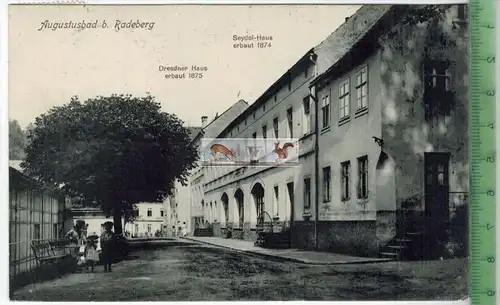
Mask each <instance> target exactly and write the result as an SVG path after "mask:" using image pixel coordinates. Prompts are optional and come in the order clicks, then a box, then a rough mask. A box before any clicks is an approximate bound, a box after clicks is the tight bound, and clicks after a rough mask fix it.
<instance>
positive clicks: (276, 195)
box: [273, 185, 280, 215]
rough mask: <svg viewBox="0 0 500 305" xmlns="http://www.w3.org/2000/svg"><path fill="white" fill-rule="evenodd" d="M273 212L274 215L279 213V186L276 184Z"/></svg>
mask: <svg viewBox="0 0 500 305" xmlns="http://www.w3.org/2000/svg"><path fill="white" fill-rule="evenodd" d="M273 212H274V215H279V214H280V213H279V188H278V186H277V185H275V186H274V200H273Z"/></svg>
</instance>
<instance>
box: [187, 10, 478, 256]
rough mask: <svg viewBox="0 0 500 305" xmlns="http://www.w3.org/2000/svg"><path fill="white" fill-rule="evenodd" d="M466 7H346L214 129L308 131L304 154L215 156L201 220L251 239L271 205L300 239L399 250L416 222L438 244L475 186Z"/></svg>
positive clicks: (236, 134)
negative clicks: (282, 158)
mask: <svg viewBox="0 0 500 305" xmlns="http://www.w3.org/2000/svg"><path fill="white" fill-rule="evenodd" d="M465 8H466V6H464V5H448V6H406V5H365V6H363V7H362V8H360V9H359V10H358V11H357V12H356V13H355V14H354V15H353V16H351V17H349V18H346V22H345V23H344V24H343V25H342V26H340V27H339V28H338V29H337V30H336V31H335V32H333V33H332V34H331V35H330V36H329V37H328V38H327V39H326V40H325V41H323V42H322V43H321V44H319V45H318V46H316V47H315V48H313V49H312V50H310V51H309V52H307V53H306V54H305V55H304V56H303V57H302V58H301V59H300V60H299V61H298V62H297V63H296V64H295V65H294V66H292V67H291V68H290V69H289V70H288V71H287V72H286V73H285V74H283V76H282V77H281V78H280V79H279V80H278V81H276V82H275V83H274V84H273V85H272V86H271V87H270V88H269V89H268V90H267V91H266V92H265V93H264V94H263V95H262V96H261V97H260V98H259V99H257V101H256V102H255V103H253V104H252V105H250V106H249V107H248V109H246V110H245V111H244V112H243V113H242V114H241V115H239V116H237V117H236V118H235V119H234V120H233V121H232V122H231V124H229V126H228V127H227V128H225V129H224V130H223V131H222V132H221V133H219V134H218V138H221V139H222V138H256V137H262V138H280V137H293V138H299V139H298V142H299V145H300V146H299V147H300V150H299V163H300V165H299V166H297V167H288V168H286V167H272V166H269V167H264V168H263V167H256V166H251V165H248V166H241V167H230V166H226V167H206V168H205V173H204V180H205V182H204V185H205V188H204V191H200V190H196V191H197V192H198V193H200V194H203V197H202V200H203V203H204V205H205V206H208V207H209V210H210V214H209V216H208V217H207V218H206V219H208V220H209V221H210V222H219V223H220V225H221V227H222V228H224V227H232V228H233V230H232V232H233V233H232V237H233V238H243V239H250V240H255V231H256V224H257V222H258V217H259V215H262V214H269V215H270V216H271V218H272V221H273V223H275V225H276V224H279V226H281V227H282V228H285V230H287V229H288V228H289V229H288V232H290V236H291V246H295V247H306V248H307V247H314V248H316V249H330V250H334V251H337V252H346V253H355V254H359V255H378V254H379V252H382V253H384V255H392V254H394V253H388V251H389V250H387V249H386V248H387V247H388V246H389V247H391V248H392V249H399V250H401V249H403V248H405V247H406V245H401V242H406V241H407V240H410V241H411V239H412V237H411V236H410V235H412V234H413V235H412V236H418V240H419V241H418V242H417V243H419V244H423V245H424V248H425V249H426V250H425V251H426V252H427V253H430V256H434V257H435V256H436V255H438V253H442V250H443V249H442V248H443V244H444V243H445V242H446V239H447V236H449V234H450V232H449V231H450V227H449V223H450V214H453V213H454V210H455V209H456V207H457V206H460V205H463V204H464V203H466V200H467V193H468V187H469V186H468V149H467V148H468V146H467V110H468V106H467V105H468V96H467V95H468V39H467V17H466V16H467V15H466V12H465ZM438 14H441V16H444V17H445V18H436V16H437V15H438ZM458 122H460V123H458ZM223 231H224V230H223ZM394 241H398V243H399V244H397V245H395V244H394ZM410 248H411V247H410Z"/></svg>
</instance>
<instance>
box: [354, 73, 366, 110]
mask: <svg viewBox="0 0 500 305" xmlns="http://www.w3.org/2000/svg"><path fill="white" fill-rule="evenodd" d="M356 99H357V101H358V110H362V109H366V108H367V107H368V67H364V68H363V69H361V70H360V71H358V73H357V74H356Z"/></svg>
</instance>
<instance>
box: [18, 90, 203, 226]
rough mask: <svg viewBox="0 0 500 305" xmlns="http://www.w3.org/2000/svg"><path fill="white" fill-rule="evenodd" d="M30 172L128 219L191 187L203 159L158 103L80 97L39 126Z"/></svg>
mask: <svg viewBox="0 0 500 305" xmlns="http://www.w3.org/2000/svg"><path fill="white" fill-rule="evenodd" d="M28 139H29V144H28V146H27V148H26V159H25V161H24V162H23V163H22V164H21V166H22V167H23V168H24V169H25V171H26V172H27V173H28V174H29V175H31V176H33V177H36V178H38V179H39V180H41V181H43V182H45V183H49V184H51V185H53V186H56V187H61V189H62V191H63V192H64V193H65V194H67V195H68V196H71V197H79V198H82V199H83V200H84V201H86V202H88V203H91V204H93V205H98V206H100V207H101V208H102V209H103V211H104V212H106V213H107V214H108V215H113V218H114V223H115V232H116V233H117V234H121V233H122V226H121V219H122V216H123V215H130V214H131V211H132V210H133V209H134V207H135V204H137V203H139V202H162V201H163V200H164V198H165V197H166V196H168V195H170V192H171V190H172V189H173V187H174V183H175V181H176V180H177V181H180V182H181V183H182V184H184V185H185V183H186V180H187V175H188V172H189V170H191V169H192V168H193V167H194V164H195V162H196V159H197V157H198V154H197V149H196V147H195V146H194V145H193V144H192V143H191V141H190V138H189V134H188V130H187V129H186V128H184V127H183V122H182V121H181V120H180V119H178V118H177V117H176V116H175V115H173V114H169V113H164V112H162V111H161V110H160V104H159V103H157V102H155V100H154V98H153V97H151V96H149V95H148V96H146V97H142V98H137V97H132V96H130V95H112V96H109V97H102V96H99V97H97V98H93V99H89V100H87V101H85V102H81V101H80V100H79V99H78V97H73V98H72V99H71V101H70V102H69V103H68V104H66V105H63V106H57V107H54V108H52V109H50V110H49V111H48V112H47V113H46V114H43V115H41V116H40V117H38V118H36V121H35V123H34V124H33V126H32V127H31V128H30V129H29V130H28Z"/></svg>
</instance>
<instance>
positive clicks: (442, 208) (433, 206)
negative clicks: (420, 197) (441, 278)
mask: <svg viewBox="0 0 500 305" xmlns="http://www.w3.org/2000/svg"><path fill="white" fill-rule="evenodd" d="M449 163H450V154H449V153H438V152H433V153H425V155H424V167H425V179H424V180H425V190H424V192H425V198H424V200H425V231H426V232H425V239H426V240H427V241H428V243H427V249H426V251H429V253H428V254H429V256H430V258H436V257H438V256H440V255H441V253H442V251H443V249H444V248H443V247H444V245H443V243H444V241H445V240H446V229H447V226H448V223H449V196H450V180H449Z"/></svg>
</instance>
